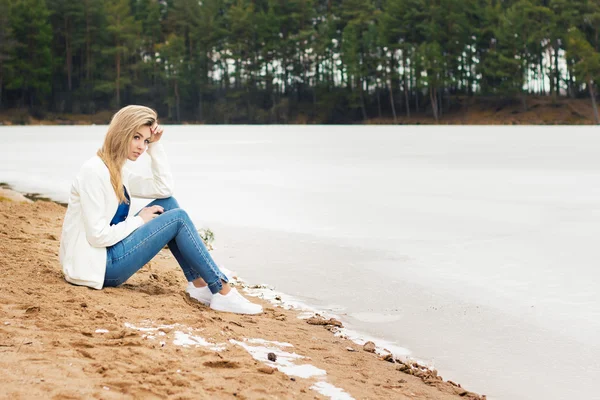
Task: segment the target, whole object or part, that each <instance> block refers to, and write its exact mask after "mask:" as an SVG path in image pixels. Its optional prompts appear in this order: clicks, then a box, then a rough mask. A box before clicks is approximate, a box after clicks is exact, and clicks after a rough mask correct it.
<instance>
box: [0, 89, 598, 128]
mask: <svg viewBox="0 0 600 400" xmlns="http://www.w3.org/2000/svg"><path fill="white" fill-rule="evenodd" d="M527 104H528V106H527V109H523V105H522V102H521V101H515V100H513V101H508V99H505V98H493V97H492V98H490V97H486V96H476V97H468V96H458V97H453V99H452V107H451V108H450V110H447V111H446V112H445V113H444V114H443V115H442V116H441V117H440V119H439V120H438V121H436V120H435V118H434V117H433V115H432V114H431V113H430V112H428V111H421V112H415V111H414V110H412V111H411V114H410V116H407V115H406V112H405V110H404V109H398V110H397V116H396V121H394V118H393V117H392V116H391V115H388V116H383V115H379V116H370V117H369V118H368V119H367V120H364V121H363V120H356V121H353V122H349V123H347V124H348V125H597V124H596V120H595V117H594V111H593V107H592V105H591V102H590V100H589V99H587V98H577V99H571V98H557V99H554V98H552V97H551V96H539V95H529V96H527ZM115 111H116V110H103V111H98V112H97V113H95V114H73V113H59V112H51V111H48V112H44V113H43V115H42V117H40V118H36V117H34V116H32V115H30V114H31V113H30V111H29V110H28V109H26V108H23V109H17V108H13V109H7V110H3V111H2V112H0V126H19V125H105V124H108V123H109V122H110V119H111V117H112V114H113V112H115ZM163 123H166V124H181V125H204V124H205V122H204V121H197V120H186V121H175V120H166V119H165V120H163ZM244 124H247V122H246V123H245V122H242V123H240V124H239V125H244ZM311 124H316V125H319V124H322V122H320V121H318V120H313V119H311V117H309V116H308V115H303V114H299V115H298V116H297V117H296V118H295V120H292V121H291V123H289V124H286V125H311ZM235 125H238V124H235ZM332 125H335V124H332Z"/></svg>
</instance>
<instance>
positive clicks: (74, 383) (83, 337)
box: [0, 189, 484, 399]
mask: <svg viewBox="0 0 600 400" xmlns="http://www.w3.org/2000/svg"><path fill="white" fill-rule="evenodd" d="M22 200H23V198H21V197H19V196H18V194H15V193H10V191H9V190H7V189H2V193H0V255H1V256H0V270H1V271H2V272H3V277H2V279H1V280H0V370H1V371H2V373H1V374H0V384H1V385H2V387H3V391H2V392H3V394H2V395H1V396H0V397H2V396H3V397H5V398H11V399H19V398H40V397H44V398H52V399H78V398H99V399H100V398H101V399H110V398H174V399H175V398H176V399H185V398H195V399H197V398H207V399H208V398H211V399H212V398H234V397H235V398H242V399H274V398H287V399H308V398H310V399H314V398H318V399H320V398H334V399H349V398H355V399H452V398H470V399H479V398H484V396H479V395H477V394H474V393H471V392H468V391H467V390H465V389H463V388H461V387H460V386H459V385H457V384H454V383H452V382H446V381H444V380H443V379H442V377H440V376H438V374H437V371H432V370H428V369H426V368H423V367H421V366H418V365H416V364H414V365H413V364H412V363H411V362H410V361H407V360H402V361H401V360H399V359H397V358H395V357H394V356H393V355H386V354H385V351H383V353H382V352H381V351H378V352H372V349H370V348H369V347H370V346H369V345H366V346H363V345H361V344H357V343H354V342H352V341H350V340H347V339H345V338H344V337H343V335H342V336H340V335H339V334H338V335H335V332H336V330H337V329H338V328H337V327H336V325H339V323H338V321H328V322H329V323H327V322H326V321H322V320H320V317H319V316H313V318H312V319H306V316H305V318H304V319H301V318H298V317H299V311H297V310H286V309H284V308H281V307H277V306H275V305H273V304H270V303H268V302H266V301H263V300H260V299H255V301H258V302H261V303H262V304H263V306H264V307H265V313H264V314H262V315H260V316H254V317H249V316H239V315H233V314H225V313H217V312H214V311H212V310H210V309H209V308H207V307H205V306H203V305H201V304H199V303H197V302H195V301H193V300H191V299H189V298H188V297H187V295H186V294H185V292H184V288H185V279H184V276H183V274H182V273H181V272H180V270H179V267H178V266H177V263H176V261H175V259H174V258H173V257H172V255H171V253H170V252H169V251H168V250H163V251H162V252H161V253H160V254H159V255H158V256H157V257H155V258H154V260H152V261H151V262H150V263H149V264H148V265H146V266H145V267H144V268H143V269H142V271H140V272H138V273H137V274H136V275H134V277H133V278H132V279H130V281H128V282H127V283H126V284H124V285H123V286H121V287H119V288H107V289H103V290H101V291H97V290H93V289H88V288H86V287H77V286H72V285H70V284H68V283H66V282H65V281H64V279H63V277H62V272H61V268H60V264H59V260H58V247H59V238H60V231H61V226H62V219H63V216H64V211H65V210H64V208H63V207H62V206H61V205H58V204H56V203H53V202H47V201H37V202H33V203H32V202H29V201H22ZM309 322H310V323H309ZM368 350H371V351H368ZM269 353H272V354H269Z"/></svg>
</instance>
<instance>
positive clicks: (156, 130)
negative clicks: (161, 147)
mask: <svg viewBox="0 0 600 400" xmlns="http://www.w3.org/2000/svg"><path fill="white" fill-rule="evenodd" d="M162 134H163V127H162V126H160V125H159V124H158V122H155V123H154V125H152V126H151V127H150V135H151V136H150V143H155V142H158V141H159V140H160V138H161V137H162Z"/></svg>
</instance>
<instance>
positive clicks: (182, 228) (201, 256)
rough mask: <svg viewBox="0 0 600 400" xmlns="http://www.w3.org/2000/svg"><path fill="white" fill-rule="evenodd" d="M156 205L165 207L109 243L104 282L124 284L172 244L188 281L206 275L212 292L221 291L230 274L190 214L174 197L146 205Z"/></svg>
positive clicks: (170, 247)
mask: <svg viewBox="0 0 600 400" xmlns="http://www.w3.org/2000/svg"><path fill="white" fill-rule="evenodd" d="M155 205H158V206H161V207H163V208H164V210H165V211H164V212H163V213H162V214H161V215H159V216H158V217H156V218H154V219H153V220H151V221H149V222H147V223H145V224H144V225H142V226H140V227H139V228H138V229H136V230H135V231H133V232H132V233H131V234H130V235H129V236H127V237H126V238H125V239H123V240H121V241H120V242H118V243H116V244H114V245H113V246H110V247H107V249H106V275H105V276H104V286H118V285H120V284H122V283H123V282H125V281H126V280H127V279H129V278H130V277H131V276H132V275H133V274H134V273H136V272H137V271H139V270H140V269H141V268H142V267H143V266H144V265H146V264H147V263H148V262H149V261H150V260H152V258H153V257H154V256H155V255H156V254H158V252H159V251H160V250H161V249H162V248H163V247H165V245H167V244H168V245H169V249H170V250H171V253H173V256H175V259H176V260H177V262H178V263H179V266H180V267H181V269H182V270H183V273H184V274H185V277H186V279H187V280H188V282H191V281H193V280H195V279H197V278H202V279H204V281H205V282H206V283H207V284H208V288H209V289H210V291H211V292H212V293H217V292H219V291H220V290H221V289H222V285H223V284H222V281H225V282H227V277H226V276H225V274H223V273H222V272H221V271H220V270H219V267H217V264H216V263H215V262H214V260H213V259H212V257H211V256H210V254H209V253H208V250H207V249H206V246H205V245H204V242H203V241H202V239H201V238H200V236H199V235H198V231H197V230H196V227H195V226H194V224H193V223H192V221H191V219H190V217H189V216H188V214H187V213H186V212H185V211H184V210H182V209H181V208H179V204H178V203H177V200H175V198H173V197H169V198H166V199H158V200H154V201H153V202H151V203H150V204H148V205H147V206H146V207H150V206H155Z"/></svg>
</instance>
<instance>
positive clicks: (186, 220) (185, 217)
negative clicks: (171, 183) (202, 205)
mask: <svg viewBox="0 0 600 400" xmlns="http://www.w3.org/2000/svg"><path fill="white" fill-rule="evenodd" d="M170 214H172V215H173V217H174V218H177V219H178V220H180V221H181V222H182V223H183V224H191V223H192V220H191V219H190V216H189V214H188V213H187V211H185V210H184V209H182V208H177V209H175V210H172V211H171V212H170Z"/></svg>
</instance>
